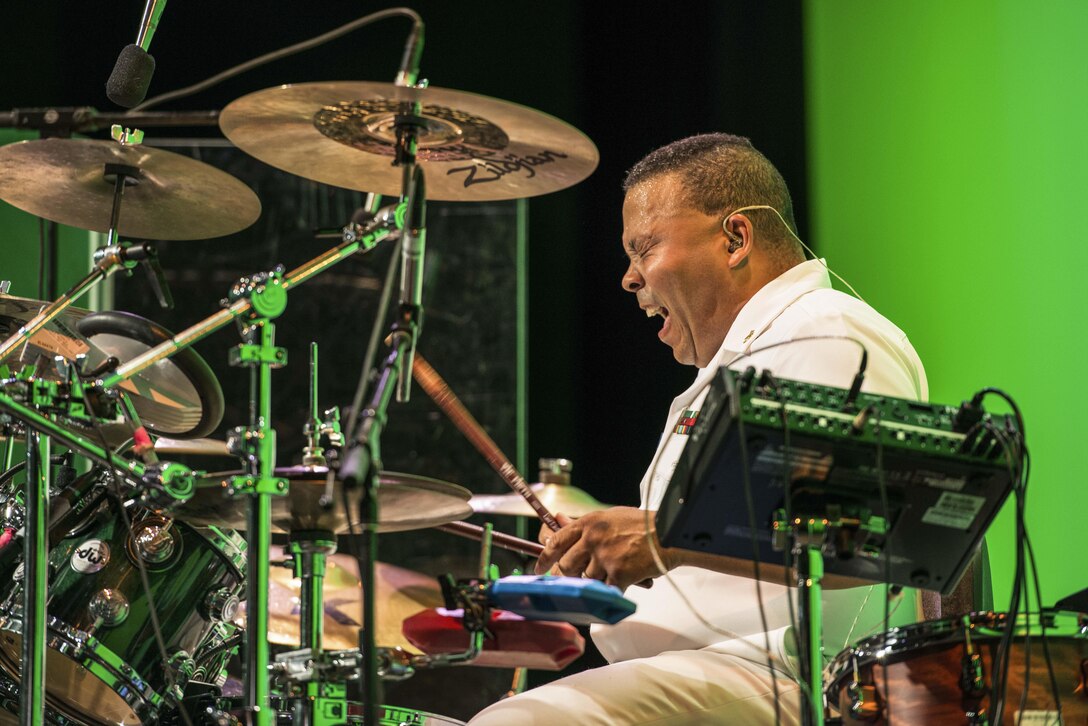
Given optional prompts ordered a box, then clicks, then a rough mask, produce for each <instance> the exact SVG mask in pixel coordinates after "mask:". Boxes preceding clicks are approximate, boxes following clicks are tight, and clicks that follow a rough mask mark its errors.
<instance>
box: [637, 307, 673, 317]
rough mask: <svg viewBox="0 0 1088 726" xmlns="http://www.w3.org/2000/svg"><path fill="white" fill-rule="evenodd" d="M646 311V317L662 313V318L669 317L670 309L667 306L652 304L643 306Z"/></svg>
mask: <svg viewBox="0 0 1088 726" xmlns="http://www.w3.org/2000/svg"><path fill="white" fill-rule="evenodd" d="M643 309H644V310H645V311H646V317H648V318H652V317H653V316H655V315H660V316H661V317H662V318H666V319H667V318H668V317H669V309H668V308H665V307H657V306H650V307H648V308H643Z"/></svg>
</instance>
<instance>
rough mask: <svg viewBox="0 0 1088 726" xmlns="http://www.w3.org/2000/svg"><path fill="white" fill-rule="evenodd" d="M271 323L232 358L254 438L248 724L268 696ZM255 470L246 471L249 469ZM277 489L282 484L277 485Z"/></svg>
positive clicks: (266, 705)
mask: <svg viewBox="0 0 1088 726" xmlns="http://www.w3.org/2000/svg"><path fill="white" fill-rule="evenodd" d="M275 332H276V328H275V326H274V325H273V324H272V323H271V322H269V321H267V320H260V321H254V322H253V323H252V324H251V326H250V327H249V328H248V329H247V331H246V334H247V335H248V336H252V337H253V338H258V339H259V342H258V343H256V344H253V343H250V344H249V345H243V346H240V348H239V349H238V350H239V353H238V357H239V359H240V360H241V361H244V362H246V363H248V364H249V365H250V366H251V367H250V429H249V432H248V436H249V437H250V438H251V439H253V438H255V439H256V454H257V456H256V462H254V463H251V464H250V469H251V474H252V475H253V479H254V480H255V481H254V484H253V490H252V493H251V494H250V495H249V511H248V515H247V516H248V522H247V524H248V529H249V531H248V532H247V535H248V539H249V551H248V566H247V570H248V573H247V578H246V596H247V598H248V601H249V602H248V605H247V606H246V640H245V666H246V671H245V677H246V681H245V683H246V708H247V711H248V720H249V723H250V724H251V725H252V726H269V725H270V724H272V722H273V719H274V717H275V714H274V713H273V712H272V696H271V689H270V687H269V679H268V663H269V659H270V649H269V644H268V637H267V634H268V587H269V577H268V571H269V568H270V567H271V563H270V559H271V547H272V496H275V495H276V494H274V493H273V492H275V491H277V486H276V482H277V480H276V432H275V430H274V429H273V428H272V366H273V364H274V363H275V362H276V360H277V359H276V356H275V355H274V352H275V345H274V340H275ZM254 468H255V469H256V471H252V470H253V469H254ZM279 490H280V491H282V487H279Z"/></svg>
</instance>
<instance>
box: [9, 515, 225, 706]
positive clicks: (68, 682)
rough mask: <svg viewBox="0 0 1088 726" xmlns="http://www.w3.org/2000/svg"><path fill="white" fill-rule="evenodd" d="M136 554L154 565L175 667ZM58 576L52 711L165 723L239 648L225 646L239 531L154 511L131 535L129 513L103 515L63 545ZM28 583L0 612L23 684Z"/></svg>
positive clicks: (53, 574)
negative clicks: (192, 685) (173, 707)
mask: <svg viewBox="0 0 1088 726" xmlns="http://www.w3.org/2000/svg"><path fill="white" fill-rule="evenodd" d="M130 516H132V517H133V518H134V519H137V516H138V515H137V514H136V513H133V514H131V515H130ZM137 558H139V559H140V560H141V561H142V562H143V563H144V565H145V568H146V570H147V578H148V581H149V586H150V591H151V597H152V599H153V601H154V606H155V611H156V614H157V615H158V621H159V626H160V627H159V629H160V631H161V634H162V638H163V641H164V642H165V644H166V652H167V656H168V662H167V664H166V665H165V666H164V665H163V662H162V656H161V653H160V650H159V647H158V644H157V642H156V638H155V633H154V629H153V627H152V620H151V613H150V607H149V603H148V596H147V593H146V592H145V590H144V587H143V583H142V578H141V577H140V572H139V569H138V568H137V565H136V564H135V563H136V560H137ZM49 569H50V581H49V604H48V616H47V618H46V623H47V634H46V640H47V644H48V647H49V651H48V654H47V662H46V681H47V682H46V702H47V704H48V705H49V707H50V709H51V710H53V711H55V712H58V713H59V714H63V715H66V716H69V717H71V718H75V719H78V720H80V721H90V722H92V723H105V724H139V723H144V722H148V721H154V720H156V719H157V717H158V716H159V715H160V713H161V712H162V711H163V708H164V706H165V705H166V704H167V703H168V701H169V700H174V699H179V698H180V697H181V696H182V695H183V693H184V690H185V687H186V685H187V683H188V682H189V681H190V680H201V681H204V682H212V683H216V682H220V681H221V678H222V669H223V666H224V665H225V663H226V660H227V658H229V656H230V652H229V649H224V648H221V647H220V646H221V645H223V644H224V643H225V641H226V640H227V639H229V638H230V637H231V636H232V635H233V634H234V633H235V631H236V630H237V628H236V626H234V625H233V624H232V623H231V621H232V619H233V617H234V613H235V610H236V609H237V606H238V598H239V596H241V595H242V590H243V584H244V573H245V541H244V540H243V539H242V538H241V537H240V536H239V535H238V534H237V533H235V532H233V531H231V530H220V529H217V528H215V527H207V528H201V529H200V530H197V529H195V528H193V527H190V526H189V525H187V524H184V523H182V522H178V521H176V520H175V521H170V520H166V519H162V518H160V517H156V516H146V515H145V516H141V517H139V518H138V521H133V522H132V532H131V533H130V532H129V531H128V528H127V527H126V526H125V523H124V520H123V518H122V517H121V515H120V513H119V512H117V511H116V510H115V509H114V510H112V511H110V510H104V511H103V512H100V513H99V518H98V519H95V520H92V523H91V526H89V527H88V528H86V529H85V530H84V531H83V533H82V534H80V535H78V536H74V537H69V538H67V539H65V540H63V541H62V542H61V543H60V544H59V545H58V546H56V547H54V548H53V549H52V551H51V552H50V554H49ZM20 576H21V573H20V572H17V573H16V583H15V586H14V587H13V589H12V590H11V591H10V593H9V594H8V596H7V597H6V599H5V600H4V602H3V604H2V605H0V666H2V667H3V668H4V669H5V670H6V671H8V673H9V674H10V675H11V676H13V677H14V678H16V679H18V676H19V662H20V656H21V646H22V601H23V587H22V583H21V582H20V581H19V578H20Z"/></svg>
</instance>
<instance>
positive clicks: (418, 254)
mask: <svg viewBox="0 0 1088 726" xmlns="http://www.w3.org/2000/svg"><path fill="white" fill-rule="evenodd" d="M414 81H415V71H413V72H411V73H410V74H409V76H408V77H406V78H405V82H406V83H414ZM420 114H421V106H420V103H419V102H418V101H416V102H413V104H412V106H411V108H410V110H408V112H407V113H399V114H397V116H396V118H395V129H396V146H395V156H394V161H393V164H394V165H395V166H400V167H402V172H403V173H402V181H401V189H402V195H401V204H403V205H405V206H406V209H407V213H406V220H405V223H404V233H403V234H402V235H401V245H402V256H401V260H402V264H401V271H400V272H401V280H400V284H401V288H400V290H401V291H400V309H399V313H398V315H397V319H396V321H395V322H394V323H393V326H392V329H391V331H390V335H389V338H388V341H389V342H388V346H389V349H390V351H389V354H388V356H387V357H386V358H385V360H384V361H383V362H382V365H381V368H380V372H379V375H378V379H377V381H376V383H375V386H374V394H373V396H372V397H371V399H370V404H369V405H368V406H367V407H366V409H364V410H363V411H360V412H357V413H356V416H358V417H359V418H360V419H362V424H361V425H359V426H357V427H354V428H355V431H356V436H355V441H354V442H349V446H351V449H350V451H348V452H347V453H346V456H345V458H344V463H343V464H342V465H341V467H340V478H341V480H342V481H344V483H345V486H361V487H362V497H361V500H360V503H359V515H360V516H359V520H360V522H362V529H363V537H362V542H363V556H362V559H361V561H360V563H359V574H360V579H361V580H362V585H363V630H362V632H361V633H360V636H359V637H360V641H361V642H360V649H361V650H362V654H363V657H362V660H361V662H360V668H359V678H360V680H361V681H362V683H363V724H364V726H379V724H378V709H379V706H380V704H381V702H382V700H383V699H382V696H381V693H382V688H381V679H380V678H378V669H379V662H378V661H379V652H378V646H377V643H376V642H375V639H374V638H375V633H376V631H377V618H376V617H375V614H374V592H375V587H374V584H375V575H374V567H375V562H376V561H377V556H378V555H377V552H378V522H379V512H378V492H377V487H378V472H379V471H380V470H381V449H380V439H381V432H382V430H383V429H384V428H385V422H386V418H387V413H386V412H387V411H388V408H389V403H390V401H391V399H392V397H393V394H394V393H395V394H396V397H397V401H398V402H400V403H406V402H407V401H408V399H409V396H410V393H411V387H412V360H413V357H414V356H415V349H416V341H417V340H418V338H419V330H420V328H421V327H422V325H423V303H422V300H423V261H424V249H425V240H426V199H427V197H426V188H425V185H424V176H423V170H422V169H421V168H420V167H419V165H418V164H417V163H416V150H417V146H418V132H419V129H420V128H421V127H422V126H424V125H425V124H426V120H425V119H423V118H422V116H421V115H420Z"/></svg>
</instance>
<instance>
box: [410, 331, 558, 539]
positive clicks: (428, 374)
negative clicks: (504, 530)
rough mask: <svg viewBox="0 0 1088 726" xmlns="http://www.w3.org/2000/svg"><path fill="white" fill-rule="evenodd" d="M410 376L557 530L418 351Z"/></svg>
mask: <svg viewBox="0 0 1088 726" xmlns="http://www.w3.org/2000/svg"><path fill="white" fill-rule="evenodd" d="M412 375H413V376H414V377H415V379H416V381H417V382H418V383H419V385H420V387H422V388H423V390H424V391H426V392H427V395H428V396H430V397H431V399H432V400H433V401H434V402H435V403H437V404H438V407H439V408H441V409H442V411H443V412H444V413H445V414H446V416H448V417H449V419H450V420H451V421H453V423H454V425H455V426H457V428H458V429H460V430H461V433H462V434H464V435H465V438H467V439H468V440H469V441H470V442H472V445H473V446H475V447H476V450H477V451H479V452H480V453H481V454H483V457H484V458H485V459H487V463H489V464H491V468H492V469H494V470H495V471H497V472H498V473H499V476H501V477H502V478H503V481H505V482H506V483H507V484H509V485H510V488H511V489H513V490H514V491H515V492H517V493H518V494H520V495H521V496H522V497H523V498H524V499H525V501H527V502H529V506H530V507H532V508H533V511H534V512H536V516H538V517H540V521H542V522H544V524H546V525H548V527H549V528H550V529H551V530H553V531H557V530H558V529H559V522H557V521H556V520H555V517H553V516H552V513H551V512H549V511H548V508H547V507H545V506H544V504H543V502H541V501H540V499H538V498H537V496H536V494H534V493H533V490H532V489H530V488H529V485H528V484H526V483H525V479H523V478H522V476H521V474H518V470H517V469H515V468H514V465H513V464H511V463H510V460H509V459H507V458H506V456H505V455H504V454H503V453H502V450H501V449H499V447H498V445H496V444H495V442H494V441H492V440H491V437H490V436H488V435H487V432H486V431H484V429H483V427H482V426H480V424H479V423H477V422H476V419H474V418H473V417H472V414H471V413H469V412H468V409H467V408H465V407H464V405H463V404H462V403H461V401H460V400H458V398H457V396H456V395H454V393H453V391H452V390H450V387H449V386H448V385H447V384H446V382H445V381H444V380H442V377H441V376H439V375H438V373H437V372H436V371H435V369H434V368H431V364H430V363H428V362H427V361H426V360H424V358H423V356H421V355H420V354H419V352H418V351H417V352H416V358H415V364H414V365H413V366H412Z"/></svg>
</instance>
